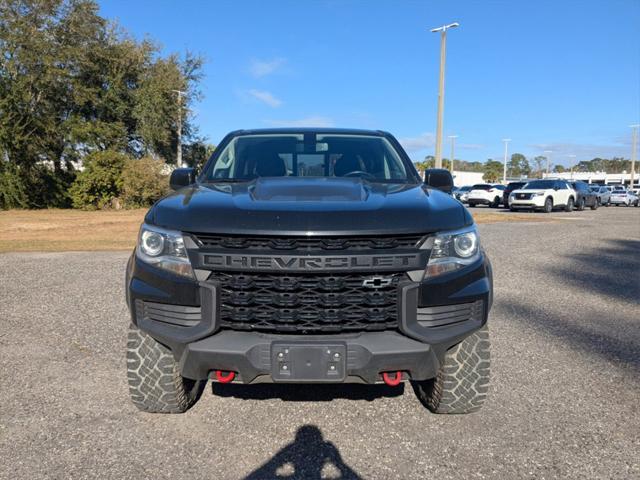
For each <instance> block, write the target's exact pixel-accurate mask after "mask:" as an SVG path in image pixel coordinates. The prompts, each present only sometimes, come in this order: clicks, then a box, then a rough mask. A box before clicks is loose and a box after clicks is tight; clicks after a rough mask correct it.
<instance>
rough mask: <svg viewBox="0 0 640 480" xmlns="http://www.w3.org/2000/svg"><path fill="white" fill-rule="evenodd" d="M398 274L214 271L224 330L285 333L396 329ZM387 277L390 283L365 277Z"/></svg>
mask: <svg viewBox="0 0 640 480" xmlns="http://www.w3.org/2000/svg"><path fill="white" fill-rule="evenodd" d="M403 276H404V274H402V273H390V274H386V275H372V274H368V275H367V274H340V275H336V274H293V275H292V274H288V275H283V274H280V275H270V274H267V273H251V274H248V273H240V274H237V273H236V274H231V273H224V272H213V273H212V274H211V276H210V277H209V281H213V282H217V283H218V284H219V285H220V289H219V292H220V298H219V308H220V311H219V315H220V326H221V328H223V329H232V330H254V331H265V332H283V333H333V332H349V331H380V330H390V329H396V328H398V293H397V290H398V288H397V287H398V282H399V281H400V279H401V278H404V277H403ZM376 277H378V278H379V279H384V280H386V279H389V280H391V282H390V283H389V284H388V285H384V284H385V283H387V282H384V281H383V282H380V280H378V281H373V282H371V281H370V282H367V283H368V284H374V285H379V284H380V283H382V284H383V285H384V286H380V287H379V288H371V287H365V286H363V282H364V281H365V280H372V279H375V278H376Z"/></svg>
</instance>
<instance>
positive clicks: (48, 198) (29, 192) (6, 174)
mask: <svg viewBox="0 0 640 480" xmlns="http://www.w3.org/2000/svg"><path fill="white" fill-rule="evenodd" d="M74 178H75V172H74V171H66V170H65V171H61V172H58V173H57V174H56V172H54V171H53V170H52V169H51V168H49V167H48V166H46V165H42V164H37V165H33V166H31V167H30V168H25V167H21V166H18V165H16V164H14V163H9V162H1V163H0V209H3V210H8V209H10V208H68V207H70V206H71V197H70V196H69V187H70V185H71V183H72V182H73V180H74Z"/></svg>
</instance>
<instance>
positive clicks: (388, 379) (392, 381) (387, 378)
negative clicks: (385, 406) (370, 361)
mask: <svg viewBox="0 0 640 480" xmlns="http://www.w3.org/2000/svg"><path fill="white" fill-rule="evenodd" d="M391 375H393V377H392V376H391ZM382 379H383V380H384V383H386V384H387V385H389V386H390V387H395V386H397V385H400V382H402V372H401V371H400V370H398V371H397V372H382Z"/></svg>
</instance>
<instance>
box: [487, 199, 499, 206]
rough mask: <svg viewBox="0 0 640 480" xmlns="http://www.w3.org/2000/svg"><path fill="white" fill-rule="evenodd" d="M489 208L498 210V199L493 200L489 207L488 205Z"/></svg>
mask: <svg viewBox="0 0 640 480" xmlns="http://www.w3.org/2000/svg"><path fill="white" fill-rule="evenodd" d="M489 206H490V207H491V208H498V207H499V206H500V197H496V198H494V199H493V202H492V203H491V205H489Z"/></svg>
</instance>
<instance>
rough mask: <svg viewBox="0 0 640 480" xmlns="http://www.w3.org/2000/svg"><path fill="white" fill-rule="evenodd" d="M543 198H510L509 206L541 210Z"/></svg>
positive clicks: (540, 196)
mask: <svg viewBox="0 0 640 480" xmlns="http://www.w3.org/2000/svg"><path fill="white" fill-rule="evenodd" d="M544 201H545V197H544V196H543V195H538V196H536V197H533V198H528V199H518V198H511V199H510V201H509V202H510V203H509V206H510V207H513V208H542V207H544Z"/></svg>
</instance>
